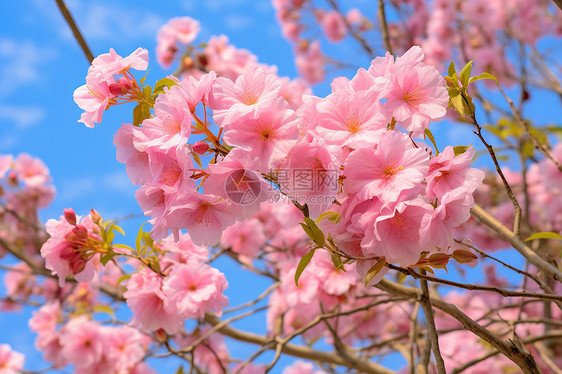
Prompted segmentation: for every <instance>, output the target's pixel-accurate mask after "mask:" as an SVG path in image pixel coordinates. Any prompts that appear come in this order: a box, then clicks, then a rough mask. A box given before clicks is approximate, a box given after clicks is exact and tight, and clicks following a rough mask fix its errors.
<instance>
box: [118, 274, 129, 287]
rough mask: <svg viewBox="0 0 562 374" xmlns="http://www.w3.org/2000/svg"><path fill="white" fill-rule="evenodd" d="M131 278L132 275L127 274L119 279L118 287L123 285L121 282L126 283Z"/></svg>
mask: <svg viewBox="0 0 562 374" xmlns="http://www.w3.org/2000/svg"><path fill="white" fill-rule="evenodd" d="M129 278H131V274H125V275H122V276H120V277H119V279H117V285H119V284H121V282H124V281H126V280H127V279H129Z"/></svg>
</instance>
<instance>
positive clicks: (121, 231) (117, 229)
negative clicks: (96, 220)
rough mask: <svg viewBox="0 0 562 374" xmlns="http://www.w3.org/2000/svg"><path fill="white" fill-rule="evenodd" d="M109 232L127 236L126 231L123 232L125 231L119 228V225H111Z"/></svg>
mask: <svg viewBox="0 0 562 374" xmlns="http://www.w3.org/2000/svg"><path fill="white" fill-rule="evenodd" d="M109 230H110V231H117V232H118V233H119V234H121V235H123V236H125V231H123V229H122V228H121V227H119V226H117V225H114V224H112V225H110V226H109Z"/></svg>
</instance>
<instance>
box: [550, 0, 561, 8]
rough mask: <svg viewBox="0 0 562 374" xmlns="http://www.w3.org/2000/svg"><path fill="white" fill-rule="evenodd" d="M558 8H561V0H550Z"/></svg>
mask: <svg viewBox="0 0 562 374" xmlns="http://www.w3.org/2000/svg"><path fill="white" fill-rule="evenodd" d="M552 1H554V4H556V6H557V7H558V8H560V10H562V0H552Z"/></svg>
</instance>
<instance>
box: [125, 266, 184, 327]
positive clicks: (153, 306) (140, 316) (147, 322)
mask: <svg viewBox="0 0 562 374" xmlns="http://www.w3.org/2000/svg"><path fill="white" fill-rule="evenodd" d="M123 296H124V297H125V300H126V301H127V305H128V306H129V308H130V309H131V311H132V312H133V314H134V317H133V321H132V323H133V324H135V325H142V327H143V329H146V330H158V329H160V328H162V329H164V330H165V331H166V332H167V333H169V334H175V333H176V332H178V331H179V330H180V329H181V328H182V326H183V323H184V321H185V319H184V318H183V317H181V316H179V315H178V314H177V313H174V312H170V311H168V309H167V308H165V303H166V300H167V298H168V296H167V295H166V294H165V293H164V291H162V279H161V278H160V276H159V275H158V274H156V273H154V272H152V270H149V269H147V268H144V269H143V270H141V271H140V272H138V273H135V274H133V275H132V276H131V278H130V279H129V281H128V283H127V292H125V293H124V294H123Z"/></svg>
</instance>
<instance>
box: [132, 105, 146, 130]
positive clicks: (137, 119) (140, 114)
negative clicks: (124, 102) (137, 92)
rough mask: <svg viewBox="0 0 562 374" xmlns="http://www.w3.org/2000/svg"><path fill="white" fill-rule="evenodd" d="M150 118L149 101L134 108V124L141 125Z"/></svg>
mask: <svg viewBox="0 0 562 374" xmlns="http://www.w3.org/2000/svg"><path fill="white" fill-rule="evenodd" d="M148 118H150V106H149V105H148V104H147V103H144V102H143V103H139V105H137V106H136V107H135V109H133V126H137V127H138V126H140V124H141V123H142V121H144V120H145V119H148Z"/></svg>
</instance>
